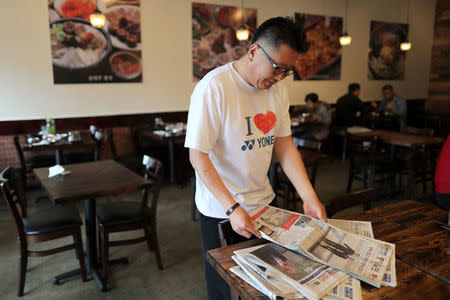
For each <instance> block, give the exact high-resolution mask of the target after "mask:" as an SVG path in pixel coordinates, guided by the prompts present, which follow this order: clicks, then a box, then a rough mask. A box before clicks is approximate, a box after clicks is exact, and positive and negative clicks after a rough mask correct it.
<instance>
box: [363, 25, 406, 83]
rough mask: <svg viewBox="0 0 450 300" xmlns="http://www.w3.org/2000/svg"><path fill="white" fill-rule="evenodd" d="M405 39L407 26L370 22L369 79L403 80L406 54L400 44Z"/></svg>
mask: <svg viewBox="0 0 450 300" xmlns="http://www.w3.org/2000/svg"><path fill="white" fill-rule="evenodd" d="M407 37H408V24H398V23H386V22H377V21H371V22H370V41H369V73H368V78H369V79H372V80H402V79H405V60H406V52H405V51H401V50H400V44H401V42H402V41H404V40H406V39H407Z"/></svg>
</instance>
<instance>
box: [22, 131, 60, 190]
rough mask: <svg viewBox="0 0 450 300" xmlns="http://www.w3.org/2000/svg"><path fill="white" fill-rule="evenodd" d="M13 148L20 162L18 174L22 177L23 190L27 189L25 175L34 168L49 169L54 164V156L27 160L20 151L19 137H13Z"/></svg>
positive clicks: (44, 155)
mask: <svg viewBox="0 0 450 300" xmlns="http://www.w3.org/2000/svg"><path fill="white" fill-rule="evenodd" d="M13 141H14V146H15V148H16V152H17V156H18V157H19V161H20V173H21V176H22V182H23V184H24V188H26V187H27V175H28V174H31V173H32V172H33V169H34V168H44V167H51V166H54V165H55V164H56V160H55V154H51V155H49V154H39V155H33V156H31V157H29V158H25V155H24V153H23V150H22V145H21V143H20V136H18V135H15V136H14V137H13Z"/></svg>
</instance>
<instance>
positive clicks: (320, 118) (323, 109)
mask: <svg viewBox="0 0 450 300" xmlns="http://www.w3.org/2000/svg"><path fill="white" fill-rule="evenodd" d="M305 103H306V106H307V107H308V111H309V113H310V114H311V116H310V118H309V121H310V122H312V123H313V124H314V126H313V127H312V128H311V130H310V132H305V133H304V135H303V136H302V137H303V138H309V136H310V137H311V139H313V140H319V141H320V140H324V139H326V138H327V137H328V134H329V132H330V124H331V111H330V110H329V106H328V104H326V103H325V102H322V101H319V96H318V95H317V94H316V93H310V94H308V95H306V97H305Z"/></svg>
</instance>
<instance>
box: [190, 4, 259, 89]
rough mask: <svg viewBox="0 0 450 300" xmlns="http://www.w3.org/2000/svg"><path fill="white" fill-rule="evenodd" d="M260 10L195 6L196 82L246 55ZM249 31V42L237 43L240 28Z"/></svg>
mask: <svg viewBox="0 0 450 300" xmlns="http://www.w3.org/2000/svg"><path fill="white" fill-rule="evenodd" d="M256 17H257V11H256V9H252V8H244V9H241V8H240V7H233V6H221V5H212V4H204V3H192V60H193V66H192V67H193V77H194V82H197V81H199V80H200V79H201V78H203V76H205V75H206V73H208V72H209V71H211V70H212V69H214V68H216V67H219V66H221V65H224V64H226V63H228V62H230V61H234V60H237V59H239V58H241V57H242V56H243V55H244V54H245V53H247V50H248V47H249V45H250V43H251V40H252V37H253V33H254V32H255V30H256ZM242 25H243V26H244V27H246V28H247V29H248V30H249V31H250V36H249V39H248V40H247V41H238V39H237V38H236V30H237V29H238V28H239V27H240V26H242Z"/></svg>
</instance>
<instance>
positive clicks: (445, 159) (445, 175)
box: [434, 135, 450, 210]
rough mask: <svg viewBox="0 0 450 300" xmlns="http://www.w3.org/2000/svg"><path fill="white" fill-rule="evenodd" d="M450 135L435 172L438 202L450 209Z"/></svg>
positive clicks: (442, 206) (441, 206)
mask: <svg viewBox="0 0 450 300" xmlns="http://www.w3.org/2000/svg"><path fill="white" fill-rule="evenodd" d="M449 166H450V135H448V136H447V140H446V141H445V144H444V146H442V149H441V153H440V154H439V158H438V162H437V165H436V172H435V173H434V184H435V191H436V202H437V204H438V206H439V207H440V208H443V209H445V210H449V209H450V168H449Z"/></svg>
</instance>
